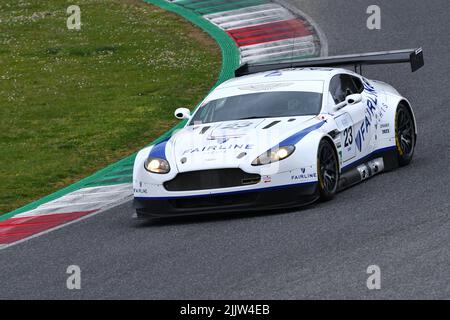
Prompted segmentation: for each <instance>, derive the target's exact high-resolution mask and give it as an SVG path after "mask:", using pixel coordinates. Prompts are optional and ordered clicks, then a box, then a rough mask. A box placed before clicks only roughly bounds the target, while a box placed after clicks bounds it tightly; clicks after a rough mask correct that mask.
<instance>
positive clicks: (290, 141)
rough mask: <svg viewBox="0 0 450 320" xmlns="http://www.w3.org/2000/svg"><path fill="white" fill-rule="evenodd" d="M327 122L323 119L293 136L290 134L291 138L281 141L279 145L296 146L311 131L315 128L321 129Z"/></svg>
mask: <svg viewBox="0 0 450 320" xmlns="http://www.w3.org/2000/svg"><path fill="white" fill-rule="evenodd" d="M324 124H325V121H321V122H319V123H316V124H314V125H312V126H310V127H308V128H305V129H303V130H301V131H299V132H297V133H295V134H293V135H292V136H290V137H289V138H287V139H285V140H283V141H281V142H280V143H279V144H278V145H279V146H280V147H285V146H294V145H296V144H297V143H298V142H299V141H300V140H302V139H303V138H304V137H305V136H306V135H307V134H308V133H311V132H312V131H314V130H317V129H319V128H320V127H322V126H323V125H324Z"/></svg>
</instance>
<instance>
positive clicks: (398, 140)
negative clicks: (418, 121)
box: [395, 104, 416, 166]
mask: <svg viewBox="0 0 450 320" xmlns="http://www.w3.org/2000/svg"><path fill="white" fill-rule="evenodd" d="M395 144H396V146H397V156H398V162H399V164H400V165H401V166H406V165H407V164H409V163H410V162H411V160H412V157H413V154H414V147H415V145H416V130H415V127H414V119H413V117H412V114H411V112H410V111H409V109H408V108H407V107H406V106H405V105H403V104H400V105H399V106H398V107H397V112H396V114H395Z"/></svg>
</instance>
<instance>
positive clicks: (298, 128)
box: [133, 49, 423, 217]
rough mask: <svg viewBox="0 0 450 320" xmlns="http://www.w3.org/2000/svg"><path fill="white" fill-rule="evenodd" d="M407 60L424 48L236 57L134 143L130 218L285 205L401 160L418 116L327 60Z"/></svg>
mask: <svg viewBox="0 0 450 320" xmlns="http://www.w3.org/2000/svg"><path fill="white" fill-rule="evenodd" d="M403 62H409V63H410V64H411V66H412V69H413V71H416V70H417V69H419V68H420V67H422V66H423V53H422V49H414V50H401V51H392V52H382V53H369V54H362V55H350V56H339V57H330V58H315V59H308V60H301V61H294V62H292V61H291V62H284V63H276V64H265V65H247V64H246V65H243V66H241V67H240V68H239V69H238V70H236V78H234V79H231V80H229V81H227V82H225V83H223V84H221V85H220V86H218V87H217V88H216V89H215V90H213V91H212V92H211V93H210V94H209V95H208V96H207V97H206V98H205V99H204V100H203V101H202V102H201V104H200V105H199V107H198V108H197V109H196V110H195V112H193V113H192V114H191V113H190V111H189V110H188V109H185V108H179V109H177V110H176V111H175V116H176V117H177V118H178V119H185V120H186V124H185V125H184V127H183V128H182V129H180V130H177V131H176V132H174V133H173V134H172V135H171V136H170V137H169V138H167V139H164V140H163V141H161V142H159V143H157V144H155V145H153V146H150V147H147V148H145V149H143V150H141V151H140V152H139V153H138V154H137V156H136V160H135V164H134V172H133V188H134V205H135V208H136V212H137V215H138V217H165V216H173V215H192V214H200V213H209V212H230V211H241V212H242V211H249V210H268V209H281V208H291V207H295V206H299V205H305V204H310V203H312V202H314V201H316V200H318V199H323V200H329V199H331V198H333V196H334V195H335V194H336V192H337V191H339V190H341V189H343V188H346V187H348V186H351V185H353V184H355V183H358V182H360V181H362V180H365V179H367V178H369V177H371V176H373V175H375V174H377V173H380V172H382V171H387V170H391V169H393V168H396V167H397V166H399V165H400V166H402V165H407V164H408V163H409V162H410V161H411V159H412V157H413V153H414V147H415V143H416V137H417V132H416V128H417V126H416V122H415V118H414V114H413V110H412V107H411V104H410V102H409V101H408V100H407V99H406V98H405V97H403V96H401V95H400V93H398V92H397V91H396V90H395V89H394V88H393V87H392V86H390V85H388V84H386V83H383V82H380V81H375V80H369V79H366V78H365V77H363V76H362V75H360V74H359V73H356V72H352V71H349V70H347V69H342V68H335V67H341V66H344V65H354V66H355V69H357V67H359V70H361V68H362V66H363V65H367V64H385V63H403Z"/></svg>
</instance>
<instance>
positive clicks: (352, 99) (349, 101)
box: [334, 93, 362, 111]
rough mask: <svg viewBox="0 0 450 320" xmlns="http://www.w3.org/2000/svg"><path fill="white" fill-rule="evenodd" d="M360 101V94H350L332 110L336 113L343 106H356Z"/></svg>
mask: <svg viewBox="0 0 450 320" xmlns="http://www.w3.org/2000/svg"><path fill="white" fill-rule="evenodd" d="M361 101H362V95H361V94H360V93H355V94H351V95H349V96H347V97H346V98H345V101H342V102H341V103H338V104H337V105H336V106H335V107H334V110H335V111H338V110H340V109H342V108H343V107H345V106H350V105H353V104H357V103H359V102H361Z"/></svg>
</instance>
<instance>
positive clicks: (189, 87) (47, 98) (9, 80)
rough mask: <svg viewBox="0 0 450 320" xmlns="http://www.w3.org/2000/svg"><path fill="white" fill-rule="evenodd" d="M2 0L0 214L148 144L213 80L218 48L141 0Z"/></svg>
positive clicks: (203, 92)
mask: <svg viewBox="0 0 450 320" xmlns="http://www.w3.org/2000/svg"><path fill="white" fill-rule="evenodd" d="M73 3H74V2H73V1H63V0H49V1H33V0H6V1H5V0H2V1H1V2H0V21H1V22H0V213H5V212H8V211H10V210H12V209H14V208H17V207H19V206H22V205H24V204H26V203H29V202H30V201H33V200H35V199H38V198H40V197H42V196H44V195H46V194H49V193H51V192H53V191H56V190H58V189H59V188H61V187H64V186H66V185H69V184H70V183H72V182H74V181H76V180H78V179H80V178H82V177H85V176H87V175H89V174H91V173H93V172H95V171H96V170H98V169H100V168H102V167H104V166H105V165H107V164H110V163H112V162H114V161H116V160H119V159H121V158H123V157H124V156H126V155H129V154H130V153H132V152H134V151H136V150H137V149H139V148H140V147H142V146H144V145H146V144H148V143H149V142H151V141H152V140H153V139H155V138H157V137H158V136H159V135H160V134H162V133H163V132H165V131H167V130H168V129H169V128H171V127H172V126H173V125H174V124H175V123H176V122H177V121H176V120H175V119H174V118H173V110H174V109H175V108H176V107H179V106H189V107H191V108H192V107H193V106H194V105H195V104H196V103H198V101H199V100H200V99H201V98H202V97H203V96H204V95H205V94H206V93H207V92H208V90H209V89H210V88H211V87H212V85H213V84H214V83H215V80H216V78H217V76H218V73H219V71H220V62H219V61H220V60H221V59H220V50H219V49H218V47H217V46H216V44H215V42H214V41H213V40H212V39H210V38H208V36H207V35H206V34H204V33H203V32H202V31H200V30H199V29H196V28H195V27H193V26H192V25H190V24H189V23H187V22H185V21H184V20H183V19H182V18H180V17H177V16H175V15H173V14H169V13H166V12H164V11H162V10H160V9H158V8H156V7H153V6H149V5H146V4H143V3H141V2H139V1H135V0H78V1H76V4H77V5H79V6H80V8H81V22H82V27H81V30H80V31H76V30H67V28H66V19H67V17H68V15H67V14H66V8H67V7H68V6H69V5H71V4H73Z"/></svg>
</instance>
